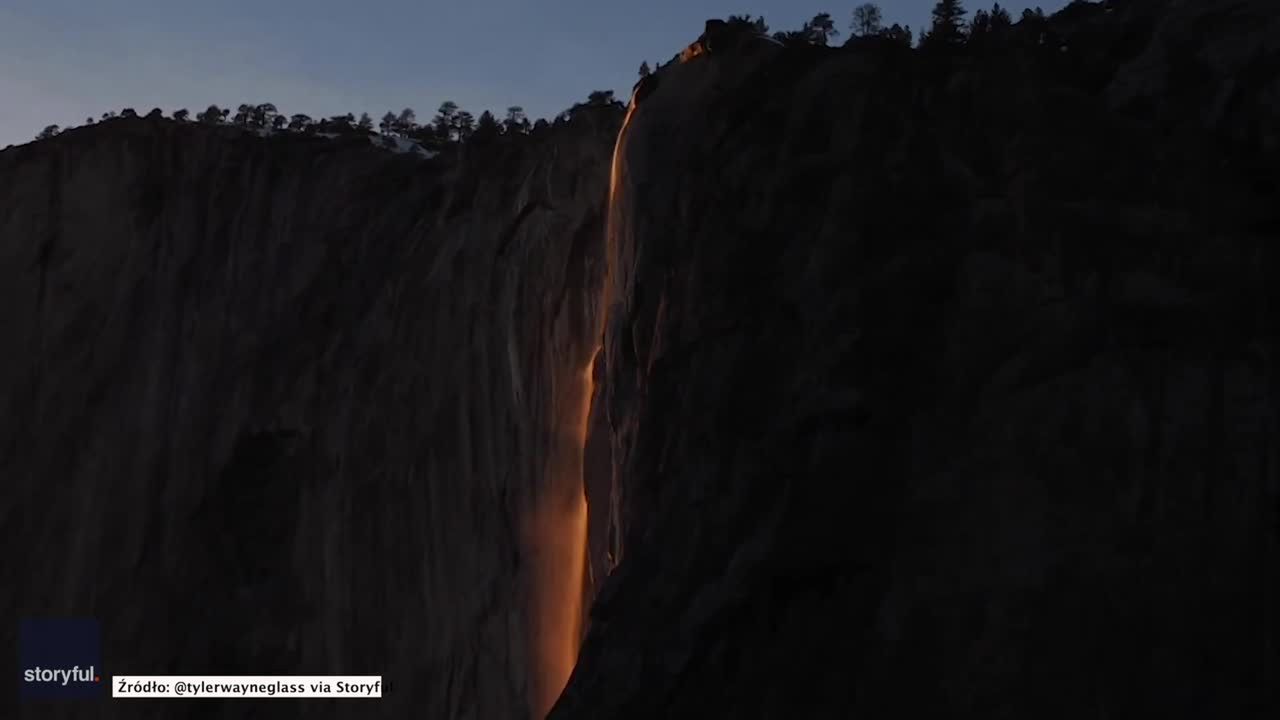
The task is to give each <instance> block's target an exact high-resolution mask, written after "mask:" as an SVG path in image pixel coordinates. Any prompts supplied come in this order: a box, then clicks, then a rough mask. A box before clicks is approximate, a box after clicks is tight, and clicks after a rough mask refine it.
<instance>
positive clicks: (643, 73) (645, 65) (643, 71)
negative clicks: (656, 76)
mask: <svg viewBox="0 0 1280 720" xmlns="http://www.w3.org/2000/svg"><path fill="white" fill-rule="evenodd" d="M652 74H653V71H652V70H650V69H649V61H648V60H645V61H644V62H642V63H640V77H649V76H650V75H652Z"/></svg>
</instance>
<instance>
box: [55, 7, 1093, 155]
mask: <svg viewBox="0 0 1280 720" xmlns="http://www.w3.org/2000/svg"><path fill="white" fill-rule="evenodd" d="M1080 4H1088V3H1087V0H1073V1H1072V3H1071V5H1072V6H1075V5H1080ZM967 14H968V13H967V11H966V10H965V9H964V6H963V5H962V4H961V0H938V2H937V4H935V5H934V6H933V12H932V22H931V24H930V26H929V28H927V29H926V30H924V31H923V32H921V34H920V38H919V43H918V45H917V46H918V47H919V48H921V49H922V50H946V49H955V48H961V47H973V48H986V47H991V46H994V45H999V44H1001V43H1003V42H1006V41H1007V39H1008V38H1009V37H1010V30H1011V29H1012V27H1013V18H1012V16H1010V14H1009V11H1008V10H1006V9H1004V8H1002V7H1000V4H999V3H996V4H995V5H994V6H993V7H992V8H991V10H978V11H977V12H975V13H974V14H973V18H972V19H970V20H969V21H967V22H966V21H965V15H967ZM1044 19H1045V15H1044V11H1043V10H1041V9H1040V8H1038V7H1037V8H1035V9H1034V10H1031V9H1027V10H1024V11H1023V13H1022V21H1023V22H1024V23H1029V24H1030V25H1031V26H1032V27H1037V26H1039V25H1040V23H1041V22H1042V21H1043V20H1044ZM728 22H729V24H730V25H737V26H740V27H744V28H747V29H750V30H752V31H753V32H757V33H760V34H761V35H768V34H769V26H768V24H766V23H765V20H764V18H763V17H752V16H751V15H730V16H729V18H728ZM849 32H850V36H851V38H850V39H851V40H852V39H855V38H867V37H881V38H886V39H888V40H892V41H895V42H899V43H902V44H904V45H906V46H908V47H910V46H912V45H913V44H914V42H913V41H914V38H913V34H912V31H911V26H909V25H906V26H904V25H899V24H897V23H894V24H893V25H890V26H885V25H884V19H883V13H882V12H881V11H880V7H879V6H878V5H876V4H875V3H863V4H861V5H859V6H857V7H855V8H854V9H853V12H852V15H851V17H850V22H849ZM839 36H840V31H839V30H837V29H836V25H835V20H834V19H833V17H832V16H831V14H830V13H826V12H821V13H818V14H817V15H814V16H813V18H812V19H811V20H809V21H808V22H806V23H805V24H804V25H803V26H802V27H801V28H800V29H799V30H791V31H780V32H775V33H773V35H772V37H773V38H774V39H776V40H778V41H779V42H782V43H784V44H798V43H803V44H812V45H828V44H830V43H831V41H832V40H834V39H836V38H837V37H839ZM657 67H661V65H660V64H659V65H658V66H657ZM657 67H654V68H650V66H649V63H648V62H647V61H646V62H643V63H641V65H640V75H641V76H645V75H648V74H650V73H651V72H653V71H654V70H656V69H657ZM618 104H619V103H618V102H617V100H615V99H614V95H613V91H612V90H596V91H594V92H592V93H591V94H590V95H589V96H588V98H587V101H586V102H585V103H578V104H577V105H574V106H573V107H572V108H570V109H568V110H565V111H564V112H562V113H560V114H559V115H557V116H556V121H557V122H563V121H566V120H568V118H569V117H570V116H571V115H572V114H573V112H574V111H576V110H578V109H580V108H583V107H602V106H608V105H618ZM137 115H138V114H137V112H136V111H134V110H133V109H132V108H125V109H124V110H122V111H121V112H120V114H119V115H116V113H114V112H108V113H104V114H103V116H102V118H101V119H102V120H110V119H113V118H116V117H137ZM147 117H163V112H162V111H161V110H160V109H159V108H157V109H154V110H152V111H151V112H150V113H148V114H147ZM173 119H174V120H177V121H179V122H188V121H190V120H191V113H190V111H188V110H186V109H182V110H177V111H174V113H173ZM195 121H196V122H201V123H205V124H208V125H224V124H227V125H234V126H240V127H243V128H246V129H256V130H275V131H292V132H299V133H323V134H336V135H345V134H361V133H363V134H373V133H374V132H375V130H374V121H373V118H371V117H370V116H369V114H368V113H361V114H360V117H359V118H357V117H356V116H355V115H353V114H351V113H348V114H346V115H335V116H332V117H329V118H323V119H313V118H311V117H310V116H308V115H303V114H295V115H286V114H284V113H282V112H280V111H279V110H278V109H277V108H276V106H275V105H273V104H272V103H260V104H256V105H249V104H242V105H240V106H239V107H238V108H237V109H236V110H235V113H234V114H232V111H231V109H229V108H220V107H218V106H217V105H210V106H209V107H208V108H206V109H205V110H204V112H201V113H198V114H197V115H196V116H195ZM85 123H86V124H93V123H94V119H93V118H88V119H86V121H85ZM547 125H548V123H547V121H546V120H538V121H537V122H534V123H530V122H529V119H528V118H527V117H526V116H525V113H524V109H523V108H521V107H519V106H512V107H509V108H507V112H506V116H505V117H504V118H503V119H502V120H499V119H498V118H497V117H496V116H494V114H493V113H491V112H489V111H488V110H486V111H484V112H483V113H481V114H480V117H478V118H477V117H475V116H474V115H472V114H471V113H469V112H467V111H465V110H463V109H461V108H460V107H458V105H457V103H454V102H452V101H449V102H445V103H442V104H441V105H440V108H439V110H438V111H437V112H436V115H435V117H433V118H432V119H431V121H430V122H428V123H425V124H422V125H419V124H418V122H417V115H416V114H415V113H414V111H413V109H412V108H405V109H403V110H401V111H400V112H398V113H396V112H391V111H388V112H387V113H386V114H385V115H383V116H382V119H381V120H380V121H379V122H378V123H377V132H378V133H381V135H382V136H383V137H385V138H390V139H394V138H405V139H409V140H413V141H415V142H418V143H420V144H422V145H424V146H427V147H435V146H439V145H442V144H446V143H450V142H462V141H466V140H470V139H486V138H491V137H496V136H499V135H513V134H527V133H529V132H531V131H533V130H538V129H540V128H541V127H545V126H547ZM62 129H63V128H61V127H59V126H57V125H50V126H48V127H46V128H45V129H44V130H42V131H40V134H38V135H37V136H36V139H37V140H44V139H47V138H51V137H53V136H55V135H57V134H59V133H60V132H61V131H62Z"/></svg>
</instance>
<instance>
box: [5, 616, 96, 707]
mask: <svg viewBox="0 0 1280 720" xmlns="http://www.w3.org/2000/svg"><path fill="white" fill-rule="evenodd" d="M18 673H19V677H18V686H19V692H18V695H19V697H21V698H22V699H23V700H43V699H66V698H96V697H101V696H102V688H103V684H104V683H103V677H104V676H105V673H104V672H103V669H102V628H101V626H100V625H99V624H98V621H97V620H91V619H86V618H26V619H23V620H21V621H19V623H18ZM108 682H109V681H108Z"/></svg>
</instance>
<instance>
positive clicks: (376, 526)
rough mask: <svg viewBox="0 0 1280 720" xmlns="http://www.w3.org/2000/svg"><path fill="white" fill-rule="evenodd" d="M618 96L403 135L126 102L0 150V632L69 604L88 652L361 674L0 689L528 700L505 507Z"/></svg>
mask: <svg viewBox="0 0 1280 720" xmlns="http://www.w3.org/2000/svg"><path fill="white" fill-rule="evenodd" d="M618 120H619V117H617V114H616V113H613V114H611V113H609V112H603V113H583V114H581V116H580V117H578V118H577V119H575V120H574V122H573V123H571V124H569V125H566V126H557V127H556V128H553V129H551V130H550V131H548V132H547V133H545V134H540V135H539V136H538V137H535V138H532V139H529V140H527V141H526V142H523V143H520V144H518V145H512V144H509V143H507V144H504V143H499V144H497V145H495V146H492V147H489V148H484V149H475V150H473V151H469V156H468V157H465V158H462V159H460V160H446V159H444V158H441V159H437V160H433V161H428V162H418V161H416V160H412V159H409V158H406V157H402V156H396V155H392V154H389V153H385V152H382V151H380V150H376V149H374V148H373V147H372V146H370V145H369V144H368V143H367V142H364V141H362V140H354V141H349V142H343V141H326V140H321V139H308V138H300V137H294V138H287V139H276V140H270V141H268V140H263V139H259V138H256V137H253V136H252V135H248V134H243V133H238V132H235V131H211V130H209V129H207V128H204V127H199V126H192V125H185V126H180V125H177V124H174V123H169V122H150V121H143V120H137V121H117V122H113V123H107V124H103V125H98V126H95V127H91V128H86V129H82V130H78V131H73V132H70V133H68V134H65V135H63V136H61V137H59V138H57V139H55V140H53V141H50V142H42V143H36V144H33V145H29V146H24V147H21V148H16V149H13V150H10V151H7V152H5V153H3V154H0V337H3V338H5V351H4V352H3V353H0V478H2V479H3V494H4V502H3V503H0V547H4V548H5V553H6V560H5V562H4V563H3V565H2V566H0V568H2V569H0V587H3V589H4V590H3V593H0V603H3V616H4V618H5V620H4V622H3V623H0V644H3V645H6V646H8V647H14V642H15V641H16V639H15V638H14V636H13V633H14V632H15V627H16V621H15V619H14V618H15V616H22V615H55V616H57V615H68V614H70V615H87V616H93V617H97V618H99V619H101V620H102V622H103V626H104V633H105V636H104V647H105V653H106V655H105V657H104V663H105V664H106V667H107V671H108V672H109V673H112V674H119V673H143V674H167V673H174V674H201V673H234V674H242V673H254V674H274V673H283V674H331V673H332V674H382V675H383V676H384V678H385V679H386V681H387V685H388V687H387V691H386V693H385V696H384V698H383V699H382V700H381V701H376V702H374V703H358V702H349V703H343V702H329V701H299V702H285V703H282V702H280V701H274V702H272V703H270V704H269V705H265V706H264V705H261V704H255V703H254V702H250V701H238V702H226V703H224V702H217V701H201V702H193V703H190V704H185V705H184V704H181V703H174V702H169V701H164V702H162V701H138V702H136V703H125V702H110V701H108V702H107V703H106V704H105V705H97V704H92V705H83V704H80V705H47V704H46V705H41V706H40V707H38V708H36V707H34V706H33V707H31V708H24V710H30V711H31V712H37V711H38V716H39V717H42V718H59V717H104V718H106V717H130V718H139V717H151V718H160V717H165V718H169V717H174V716H175V715H174V713H175V712H179V713H181V715H182V716H183V717H201V718H205V717H207V718H222V717H226V718H232V717H235V718H240V717H258V716H267V715H260V714H255V713H263V712H269V716H270V717H273V718H283V717H360V718H371V717H395V718H403V717H433V718H498V717H501V718H515V717H527V713H528V711H527V710H526V705H527V699H528V696H529V694H530V687H529V683H530V673H531V671H534V670H536V668H531V667H529V663H528V662H527V658H528V657H530V655H531V654H532V653H533V652H534V651H533V649H532V648H530V647H529V643H528V641H527V639H526V635H527V628H528V627H529V626H530V624H531V621H532V620H533V619H532V618H530V617H528V613H527V609H528V608H529V607H530V605H531V602H530V599H529V598H530V595H531V593H532V592H533V590H532V588H533V587H535V586H536V585H537V580H538V579H537V578H534V577H532V576H531V574H530V568H531V567H533V566H534V565H535V564H536V563H534V562H532V561H531V558H536V557H537V556H538V551H539V548H538V547H537V546H536V544H530V537H531V536H530V535H529V534H528V533H526V532H525V531H524V530H523V529H522V527H521V524H522V518H526V517H528V516H529V514H530V511H531V510H530V509H531V508H536V507H538V506H539V503H540V502H541V498H543V497H545V496H551V495H554V494H556V493H557V492H559V493H560V494H564V492H565V491H564V490H563V488H557V487H555V484H556V483H557V482H562V481H561V480H557V478H556V477H553V475H554V473H553V472H552V470H554V468H552V467H551V465H552V464H553V463H554V462H557V460H556V458H558V457H563V456H564V455H565V454H566V453H570V452H571V451H572V450H573V449H572V448H568V447H566V446H565V443H566V442H568V441H570V440H572V441H574V442H577V443H579V447H578V451H579V452H580V442H581V439H580V438H569V437H567V436H565V435H564V434H563V433H558V432H556V430H555V428H556V427H557V422H558V418H560V417H562V416H563V415H564V413H565V411H566V408H565V406H566V404H573V403H577V404H579V405H580V404H581V401H580V400H576V399H575V398H574V397H572V395H573V394H572V393H571V392H567V390H566V388H570V389H571V388H572V387H576V385H575V383H579V382H580V376H581V372H580V371H581V369H582V368H583V367H585V366H586V365H587V363H588V362H589V361H590V358H591V353H592V352H593V351H594V350H595V347H596V345H597V344H598V337H599V330H598V325H597V324H596V323H597V320H596V319H595V308H594V304H593V302H594V298H596V297H598V295H599V290H598V287H599V284H600V282H601V278H602V274H603V262H602V253H601V250H602V245H601V242H600V239H601V238H602V233H603V218H604V214H603V213H604V201H605V188H606V187H607V171H608V162H609V156H610V152H611V150H612V146H613V140H614V137H615V135H616V129H617V124H618ZM575 487H577V488H580V487H581V481H580V480H578V482H577V484H576V486H575ZM534 540H536V538H534ZM10 657H12V656H10ZM9 662H12V660H10V661H9ZM3 698H4V699H3V700H0V715H3V716H5V717H9V716H10V715H11V711H12V710H11V709H10V710H5V709H4V708H5V707H8V706H9V704H10V703H12V702H14V701H15V700H16V698H15V695H14V693H12V692H6V693H4V694H3ZM36 716H37V715H32V716H31V717H36Z"/></svg>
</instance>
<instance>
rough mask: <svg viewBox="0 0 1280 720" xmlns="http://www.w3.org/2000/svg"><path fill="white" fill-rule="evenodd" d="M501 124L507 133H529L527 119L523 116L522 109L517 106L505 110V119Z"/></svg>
mask: <svg viewBox="0 0 1280 720" xmlns="http://www.w3.org/2000/svg"><path fill="white" fill-rule="evenodd" d="M502 124H503V126H504V127H505V128H506V131H507V132H508V133H527V132H529V118H528V117H526V116H525V114H524V108H522V107H520V106H519V105H512V106H511V107H509V108H507V118H506V120H504V121H503V123H502Z"/></svg>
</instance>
